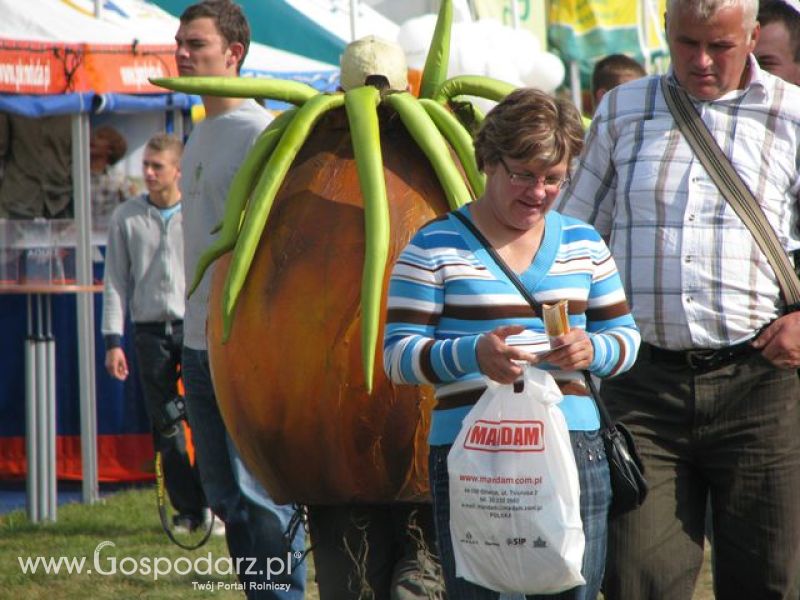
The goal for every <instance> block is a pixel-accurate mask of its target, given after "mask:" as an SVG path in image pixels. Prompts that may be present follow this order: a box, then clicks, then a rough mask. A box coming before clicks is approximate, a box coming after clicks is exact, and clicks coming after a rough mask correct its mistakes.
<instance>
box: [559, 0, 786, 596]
mask: <svg viewBox="0 0 800 600" xmlns="http://www.w3.org/2000/svg"><path fill="white" fill-rule="evenodd" d="M757 10H758V1H757V0H668V3H667V38H668V41H669V46H670V53H671V57H672V65H673V67H672V69H671V71H670V73H669V74H668V77H669V78H670V81H671V82H672V83H673V84H677V85H680V86H682V87H683V89H684V90H685V91H686V92H688V94H689V95H690V97H691V98H692V101H693V103H694V105H695V107H696V109H697V110H698V112H699V113H700V116H701V118H702V119H703V121H704V122H705V124H706V126H707V127H708V128H709V129H710V131H711V133H712V135H713V136H714V138H715V139H716V140H717V142H718V143H719V144H720V146H721V148H722V149H723V151H724V153H725V154H726V155H727V156H728V157H729V158H730V160H731V161H732V163H733V166H734V168H735V169H736V170H737V172H738V173H739V174H740V175H741V176H742V177H743V178H744V180H745V181H746V183H747V184H748V186H749V187H750V189H751V190H752V192H753V193H754V194H755V196H756V198H758V200H759V203H760V204H761V207H762V208H763V210H764V212H765V213H766V215H767V218H768V219H769V221H770V223H771V224H772V226H773V227H774V229H775V231H776V233H777V235H778V238H779V239H780V241H781V244H782V245H783V247H784V248H785V249H786V250H787V251H788V252H792V251H795V250H797V249H798V248H800V234H799V233H798V217H800V210H799V208H798V189H800V88H797V87H795V86H791V85H788V84H786V83H785V82H783V81H782V80H780V79H778V78H776V77H773V76H771V75H770V74H769V73H766V72H764V71H762V70H760V69H759V67H758V64H757V62H756V61H755V59H754V58H753V56H752V54H751V53H752V51H753V48H754V46H755V44H756V42H757V40H758V35H759V26H758V23H757V22H756V13H757ZM559 210H560V211H562V212H564V213H565V214H570V215H573V216H577V217H580V218H584V219H586V220H588V221H589V222H591V223H592V224H594V226H595V227H596V228H597V230H598V231H600V233H601V234H602V235H604V236H607V238H608V239H609V246H610V248H611V251H612V253H613V255H614V258H615V260H616V261H617V265H618V268H619V271H620V275H621V277H622V280H623V283H624V285H625V289H626V293H627V296H628V299H629V302H630V303H631V306H632V311H633V314H634V317H635V319H636V322H637V324H638V325H639V327H640V329H641V333H642V339H643V343H642V347H641V350H640V353H639V359H638V362H637V364H636V365H635V366H634V368H633V369H632V370H631V371H629V372H628V373H626V374H622V375H620V376H619V377H618V378H616V379H614V380H610V381H608V382H606V383H605V384H604V386H603V390H604V398H607V402H608V404H609V405H610V408H612V412H614V413H615V415H616V416H617V417H618V418H620V419H621V420H622V421H624V422H626V423H627V424H628V425H629V426H630V427H631V429H632V430H633V432H634V434H635V436H636V438H637V443H638V445H639V448H640V450H641V452H642V454H643V458H644V460H645V466H646V470H647V472H646V475H647V477H648V479H649V481H650V483H651V486H652V487H651V494H650V496H649V497H648V499H647V501H646V502H645V503H644V505H643V506H642V507H641V509H639V510H637V511H634V512H633V513H630V514H628V515H626V516H624V517H622V518H620V519H618V520H616V521H615V522H613V523H612V524H611V528H610V536H609V555H608V564H607V569H606V582H605V597H606V598H607V599H608V600H614V599H625V600H628V599H632V598H635V599H640V598H669V599H670V600H672V599H682V598H686V599H689V598H691V597H692V593H693V589H694V584H695V581H696V578H697V575H698V572H699V569H700V565H701V563H702V558H703V530H704V518H705V511H706V505H707V498H708V497H710V499H711V506H712V507H713V509H712V513H713V530H714V557H715V565H714V573H715V577H714V584H715V588H716V589H715V591H716V594H717V598H787V599H788V598H792V599H796V598H798V597H799V596H800V508H799V507H800V504H798V502H800V500H798V498H800V434H799V432H800V381H799V380H798V377H797V374H796V372H795V369H797V367H798V366H800V312H797V313H794V314H786V313H787V310H786V306H785V305H784V303H783V300H782V298H781V295H780V291H779V288H778V285H777V280H776V278H775V275H774V273H773V271H772V269H771V268H770V266H769V264H768V262H767V259H766V257H765V256H764V255H763V254H762V253H761V251H760V250H759V249H758V246H757V245H756V243H755V241H754V239H753V237H752V235H751V234H750V233H749V231H748V230H747V228H746V227H745V226H744V225H743V223H742V222H741V221H740V220H739V218H738V217H737V216H736V214H735V213H734V212H733V209H732V208H731V207H730V206H729V205H728V204H727V202H726V201H725V199H724V198H723V196H722V195H721V193H720V192H719V190H718V189H717V188H716V186H715V185H714V183H713V181H712V180H711V178H710V177H709V175H708V173H706V171H705V170H704V168H703V167H702V166H701V164H700V162H699V160H698V159H697V157H696V156H695V155H694V154H693V152H692V150H691V148H690V147H689V145H688V143H687V142H686V140H685V138H684V137H683V136H682V134H681V133H680V131H679V130H678V128H677V125H676V124H675V121H674V119H673V118H672V115H671V114H670V112H669V110H668V108H667V106H666V103H665V100H664V97H663V95H662V92H661V89H660V77H658V76H653V77H648V78H644V79H639V80H637V81H634V82H631V83H628V84H625V85H622V86H620V87H618V88H616V89H615V90H613V91H611V92H609V93H608V94H607V95H606V96H605V97H604V99H603V101H602V103H601V105H600V106H599V108H598V111H597V113H596V115H595V117H594V120H593V122H592V127H591V130H590V131H589V134H588V138H587V146H586V148H585V150H584V153H583V155H582V157H581V161H580V166H579V168H578V169H577V172H576V174H575V176H574V177H573V179H572V183H571V185H570V186H569V187H568V188H567V189H566V190H565V192H564V194H563V196H562V200H561V205H560V206H559ZM759 332H761V333H760V334H759ZM756 336H758V337H757V339H756Z"/></svg>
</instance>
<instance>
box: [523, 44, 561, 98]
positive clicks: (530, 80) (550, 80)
mask: <svg viewBox="0 0 800 600" xmlns="http://www.w3.org/2000/svg"><path fill="white" fill-rule="evenodd" d="M565 74H566V72H565V70H564V63H563V62H561V59H560V58H559V57H558V56H556V55H555V54H552V53H550V52H540V53H539V54H537V55H536V56H535V57H534V67H533V68H532V69H530V70H529V71H528V72H527V73H523V74H522V80H523V81H524V82H525V85H527V86H530V87H535V88H538V89H540V90H542V91H544V92H549V93H552V92H554V91H555V90H556V88H557V87H558V86H560V85H561V83H562V82H563V81H564V75H565Z"/></svg>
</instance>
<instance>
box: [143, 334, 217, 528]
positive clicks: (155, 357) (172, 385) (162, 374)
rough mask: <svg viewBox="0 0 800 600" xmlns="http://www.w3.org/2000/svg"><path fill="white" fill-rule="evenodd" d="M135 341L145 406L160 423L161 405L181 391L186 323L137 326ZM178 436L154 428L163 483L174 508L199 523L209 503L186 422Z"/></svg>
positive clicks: (179, 427) (181, 425)
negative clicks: (188, 448) (189, 444)
mask: <svg viewBox="0 0 800 600" xmlns="http://www.w3.org/2000/svg"><path fill="white" fill-rule="evenodd" d="M134 344H135V346H136V360H137V364H138V366H139V378H140V380H141V382H142V392H143V395H144V401H145V409H146V411H147V416H148V417H149V418H150V423H151V424H153V423H157V422H158V419H157V415H158V414H159V411H160V410H161V407H162V406H163V405H164V404H166V403H167V402H169V401H170V400H172V399H173V398H175V396H176V395H177V394H178V377H179V368H180V364H181V351H182V346H183V326H182V325H175V326H173V327H172V328H171V331H169V330H168V328H167V327H166V326H165V325H164V324H161V325H160V326H158V325H153V324H147V325H142V324H140V325H134ZM176 430H177V432H176V433H175V435H171V436H169V437H167V436H164V435H162V434H161V432H160V431H159V430H158V429H157V428H156V427H155V426H153V427H152V431H153V445H154V447H155V449H156V451H158V452H161V460H162V464H163V468H164V482H165V484H166V488H167V493H168V494H169V499H170V502H171V503H172V506H173V507H174V508H175V511H176V512H177V513H178V514H180V515H183V516H188V517H190V518H192V519H194V520H195V521H197V522H198V523H199V522H201V521H202V520H203V517H204V515H203V511H204V509H205V508H206V506H207V503H206V498H205V495H204V494H203V488H202V487H201V485H200V475H199V474H198V472H197V469H196V468H195V467H194V466H193V465H192V464H191V461H190V460H189V455H188V454H187V452H186V437H185V436H184V433H183V424H182V423H179V424H178V427H177V428H176Z"/></svg>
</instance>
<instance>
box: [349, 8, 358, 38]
mask: <svg viewBox="0 0 800 600" xmlns="http://www.w3.org/2000/svg"><path fill="white" fill-rule="evenodd" d="M357 20H358V0H350V41H351V42H354V41H355V40H356V39H357V38H356V21H357Z"/></svg>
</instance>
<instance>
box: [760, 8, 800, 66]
mask: <svg viewBox="0 0 800 600" xmlns="http://www.w3.org/2000/svg"><path fill="white" fill-rule="evenodd" d="M798 10H799V9H798V8H794V7H793V6H790V5H789V4H788V3H786V2H784V1H783V0H762V1H761V4H760V6H759V9H758V22H759V23H761V26H762V27H763V26H764V25H769V24H770V23H783V24H784V26H785V27H786V31H788V32H789V40H790V41H791V44H792V56H793V57H794V62H800V12H798Z"/></svg>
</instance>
